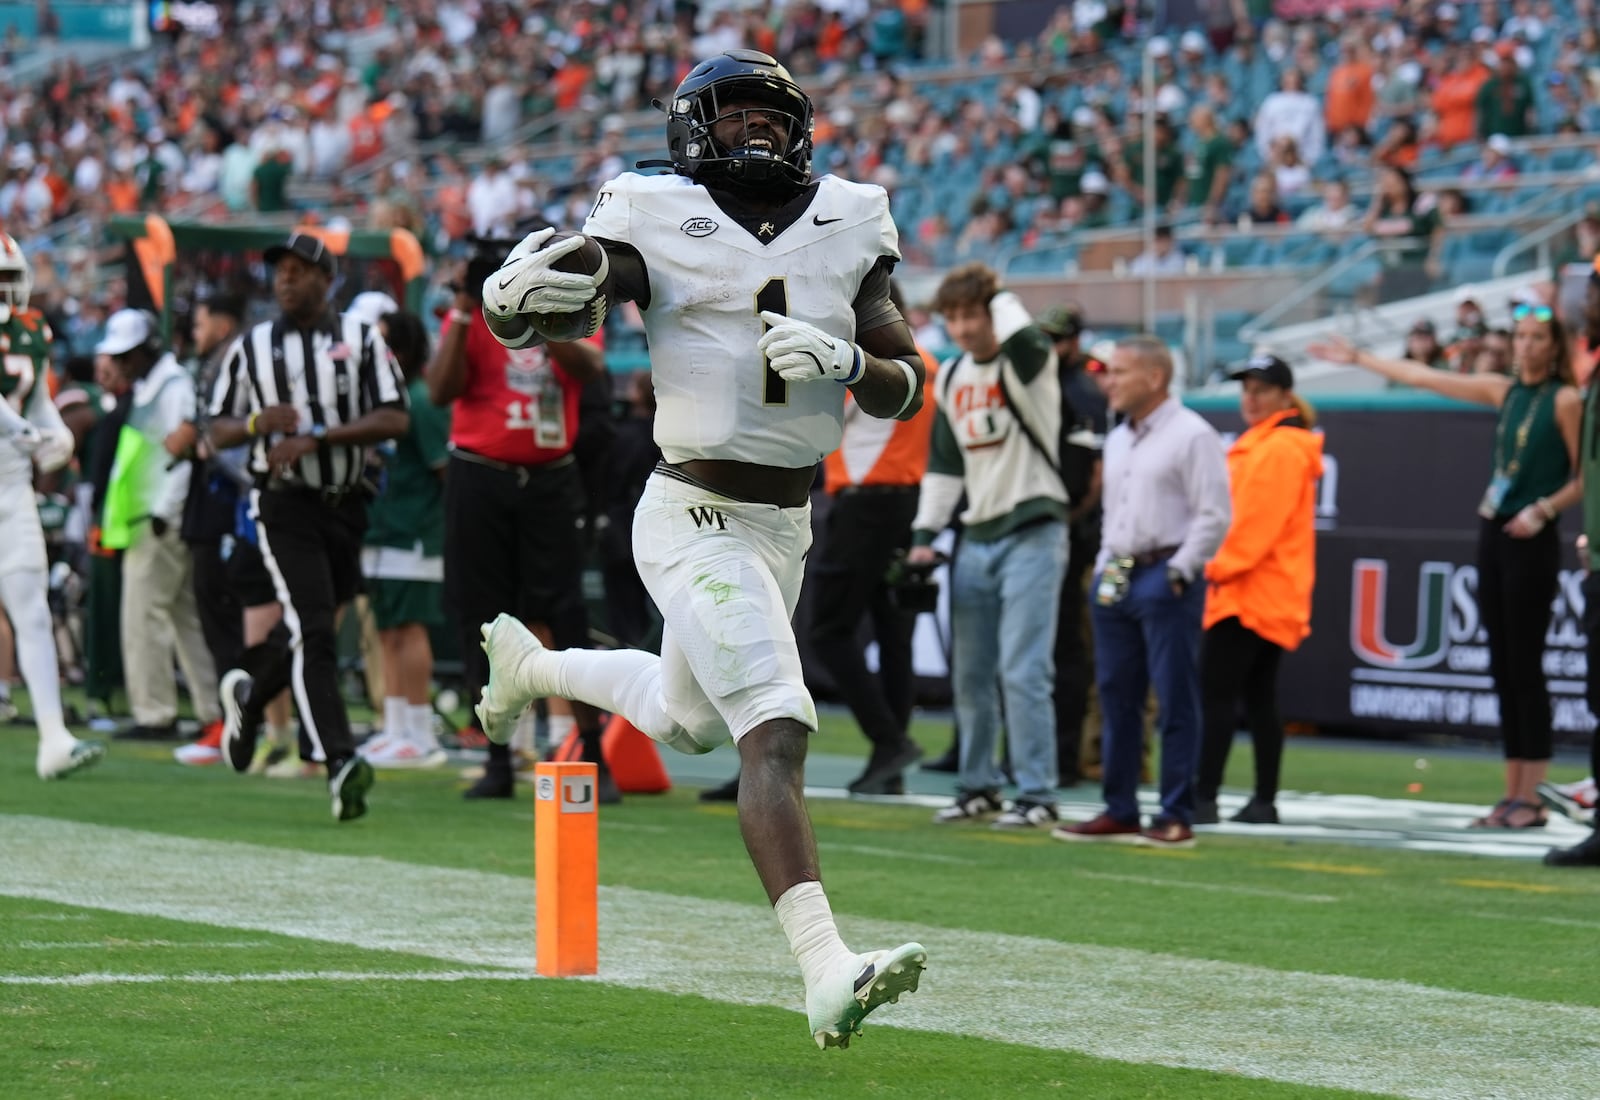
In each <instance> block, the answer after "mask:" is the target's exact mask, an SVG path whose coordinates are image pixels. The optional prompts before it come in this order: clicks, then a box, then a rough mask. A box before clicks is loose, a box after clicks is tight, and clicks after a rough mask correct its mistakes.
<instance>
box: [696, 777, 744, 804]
mask: <svg viewBox="0 0 1600 1100" xmlns="http://www.w3.org/2000/svg"><path fill="white" fill-rule="evenodd" d="M700 801H701V802H737V801H739V777H738V776H737V775H735V776H734V777H733V778H732V779H730V780H728V781H727V782H726V783H724V784H722V785H721V786H719V787H707V788H706V789H705V790H703V791H701V792H700Z"/></svg>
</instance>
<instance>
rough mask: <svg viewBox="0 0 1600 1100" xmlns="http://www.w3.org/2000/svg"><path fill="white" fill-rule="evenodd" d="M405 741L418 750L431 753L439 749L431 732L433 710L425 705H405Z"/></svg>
mask: <svg viewBox="0 0 1600 1100" xmlns="http://www.w3.org/2000/svg"><path fill="white" fill-rule="evenodd" d="M405 731H406V740H407V741H410V742H411V743H412V744H413V745H415V746H417V748H419V749H425V750H428V751H432V750H433V749H436V748H438V747H439V739H438V738H437V737H436V736H434V732H433V708H432V707H430V706H429V705H428V704H427V703H407V704H406V725H405Z"/></svg>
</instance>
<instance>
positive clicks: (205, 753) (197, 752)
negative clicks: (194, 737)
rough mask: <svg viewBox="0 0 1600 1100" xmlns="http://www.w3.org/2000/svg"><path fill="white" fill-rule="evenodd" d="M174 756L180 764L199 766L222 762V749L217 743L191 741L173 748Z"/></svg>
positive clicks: (192, 766)
mask: <svg viewBox="0 0 1600 1100" xmlns="http://www.w3.org/2000/svg"><path fill="white" fill-rule="evenodd" d="M172 758H173V759H174V760H176V761H177V762H178V763H180V764H187V765H188V766H189V767H191V768H198V767H204V766H205V765H207V764H220V763H222V750H221V749H219V748H217V747H216V746H215V745H202V744H201V743H200V742H198V741H191V742H190V743H189V744H187V745H179V746H178V747H177V748H175V749H173V750H172Z"/></svg>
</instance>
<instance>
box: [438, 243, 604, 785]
mask: <svg viewBox="0 0 1600 1100" xmlns="http://www.w3.org/2000/svg"><path fill="white" fill-rule="evenodd" d="M533 224H534V223H531V222H530V223H525V225H524V226H523V227H521V228H531V226H532V225H533ZM516 243H517V242H516V240H514V239H512V238H509V237H508V238H505V239H488V240H481V241H478V242H476V244H475V247H476V249H477V252H476V254H475V255H474V256H473V258H472V260H471V261H470V262H469V264H468V265H467V267H466V269H465V272H464V275H463V278H462V281H461V283H460V285H459V287H458V289H457V290H456V292H455V298H454V300H453V302H452V304H451V308H450V312H449V314H448V315H447V316H446V319H445V321H446V323H445V326H444V329H443V330H442V332H441V333H440V336H439V346H438V349H437V350H436V351H435V353H434V358H433V362H432V363H430V364H429V366H428V371H427V380H428V393H429V396H430V397H431V399H432V401H433V403H434V404H436V405H447V404H451V403H452V402H453V403H454V405H455V408H454V411H453V416H452V419H451V425H450V469H449V472H448V474H447V475H446V478H445V497H444V509H445V541H444V569H445V577H444V579H445V596H446V599H448V600H449V601H450V605H451V607H452V608H453V609H454V612H455V615H456V626H457V629H458V630H459V631H460V644H461V658H462V679H463V683H464V688H465V690H464V695H465V696H466V698H468V699H476V698H477V697H478V693H479V691H480V690H481V689H482V688H483V686H484V685H485V684H487V683H488V681H489V659H488V657H487V655H485V653H484V651H483V647H482V645H481V644H480V642H481V639H480V637H479V630H480V628H481V627H482V624H483V623H485V622H487V621H489V620H490V619H493V618H494V616H495V615H496V614H498V613H499V612H500V611H501V610H502V609H508V610H509V613H510V614H512V615H515V616H517V617H518V618H519V619H520V620H521V621H523V622H524V623H528V624H531V626H532V628H533V629H535V630H537V631H539V632H540V633H541V634H543V635H544V637H545V638H546V639H547V640H550V641H553V642H554V644H555V645H557V646H559V647H561V648H564V649H565V648H586V647H587V646H588V645H589V630H588V617H587V613H586V611H585V608H584V605H583V599H582V591H583V586H582V573H583V546H582V533H581V531H580V529H579V524H580V521H581V518H582V516H583V512H584V508H583V487H582V483H581V481H580V479H579V471H578V465H577V461H576V459H575V458H574V456H573V448H574V447H575V446H576V444H577V441H578V402H579V397H580V395H581V393H582V391H583V388H584V387H585V386H586V385H588V384H589V383H590V382H592V381H594V380H595V379H596V378H599V377H601V375H602V374H603V373H604V372H605V360H604V358H603V355H602V353H601V350H600V346H599V343H598V342H597V341H596V342H589V341H585V342H579V343H549V344H543V345H540V346H536V347H531V348H518V349H516V350H512V349H510V348H507V347H506V346H505V345H503V344H502V343H500V341H498V340H496V339H495V337H494V334H493V333H491V332H490V331H489V325H488V322H487V321H485V320H484V318H483V309H482V304H481V297H480V296H481V294H482V288H483V281H484V279H485V278H487V277H488V276H489V275H492V274H493V273H494V271H495V270H496V269H497V268H498V267H499V266H500V264H501V263H502V262H503V261H504V259H505V257H506V256H507V255H508V254H509V253H510V251H511V248H512V246H513V245H515V244H516ZM550 713H551V715H552V716H553V717H552V719H551V723H550V726H551V736H550V740H551V742H552V744H554V745H560V744H561V743H562V742H563V741H564V740H565V739H566V737H567V735H568V734H569V733H570V732H571V731H572V729H573V728H576V729H577V731H578V737H579V740H580V742H581V744H582V746H583V759H585V760H588V761H591V762H593V763H594V764H596V765H597V766H598V767H599V769H600V776H601V777H602V778H601V781H600V791H599V795H600V800H601V801H602V802H605V803H608V804H609V803H613V802H616V801H619V800H620V795H619V794H618V793H617V790H616V785H615V783H614V782H613V781H612V779H611V773H610V771H609V770H608V769H607V768H606V767H605V758H604V754H603V753H602V752H601V750H600V733H601V730H600V718H599V714H598V713H597V712H596V711H595V710H594V709H593V708H592V707H590V706H589V705H588V704H586V703H578V704H576V705H574V706H573V707H572V708H571V709H570V710H569V709H568V708H567V706H566V704H564V703H558V704H556V705H552V706H551V708H550ZM473 721H474V723H476V722H477V721H478V718H477V716H476V715H474V717H473ZM517 747H518V748H519V749H523V750H524V751H527V752H530V753H531V752H533V751H534V749H535V746H534V744H533V738H532V736H531V723H530V725H529V726H528V728H527V729H526V730H525V731H524V733H523V735H522V736H521V737H520V738H519V744H518V746H517ZM514 783H515V768H514V767H513V760H512V752H511V747H510V746H509V745H506V744H494V743H491V744H490V748H489V760H488V764H487V765H486V767H485V769H484V773H483V775H482V777H481V778H479V779H478V780H477V781H476V782H475V783H474V784H473V785H472V786H471V787H469V788H468V789H467V790H466V792H465V793H464V794H465V797H467V798H470V799H480V798H489V799H500V798H510V797H512V795H513V793H514V791H513V785H514Z"/></svg>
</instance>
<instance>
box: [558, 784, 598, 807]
mask: <svg viewBox="0 0 1600 1100" xmlns="http://www.w3.org/2000/svg"><path fill="white" fill-rule="evenodd" d="M561 812H562V813H564V814H592V813H594V780H593V779H590V778H589V777H588V776H586V775H564V776H562V777H561Z"/></svg>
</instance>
